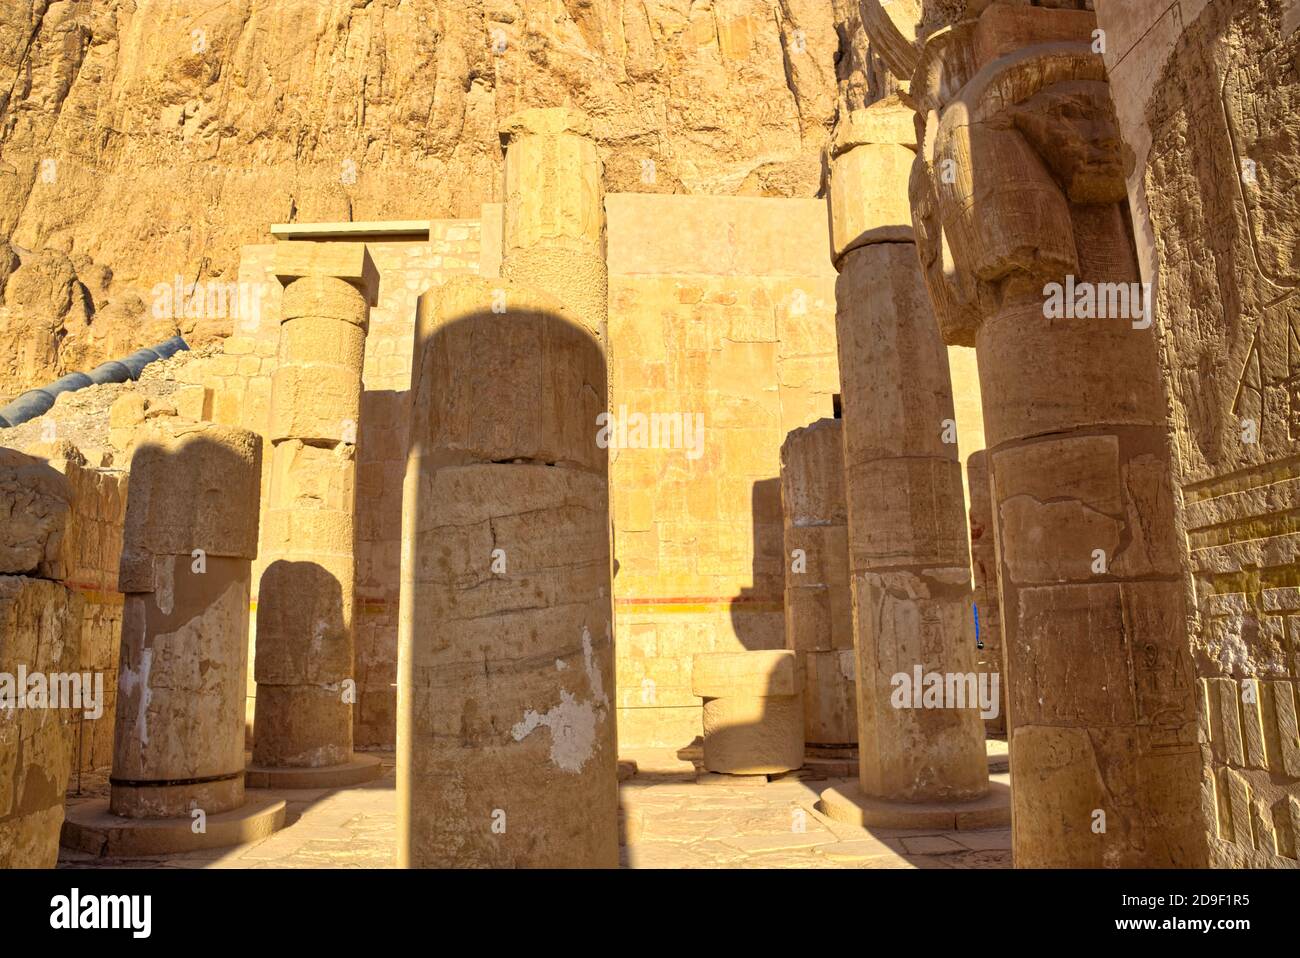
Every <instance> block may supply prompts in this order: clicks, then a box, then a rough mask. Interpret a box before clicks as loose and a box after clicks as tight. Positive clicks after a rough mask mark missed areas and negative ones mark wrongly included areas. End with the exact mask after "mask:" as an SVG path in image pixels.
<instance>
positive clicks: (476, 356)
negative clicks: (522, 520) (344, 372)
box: [413, 277, 608, 471]
mask: <svg viewBox="0 0 1300 958" xmlns="http://www.w3.org/2000/svg"><path fill="white" fill-rule="evenodd" d="M416 337H417V341H418V342H421V343H425V342H427V346H425V347H424V348H423V350H421V351H419V352H418V353H417V355H418V356H419V364H418V366H417V368H416V371H415V377H414V379H413V393H414V401H415V403H416V404H417V405H419V406H421V407H427V408H428V410H429V412H428V416H429V421H428V426H427V428H428V433H427V439H423V440H422V441H424V442H427V443H429V444H431V447H433V448H436V449H438V450H439V451H440V454H442V455H446V456H460V457H462V458H463V459H464V460H469V461H473V460H477V461H502V460H510V459H526V460H530V461H534V462H551V463H562V464H571V465H573V466H575V467H578V468H583V469H598V470H602V471H603V470H604V469H606V468H607V465H606V463H607V461H608V454H607V452H606V450H605V448H602V447H601V446H599V445H597V444H596V442H595V441H594V440H595V437H596V436H597V434H598V433H599V431H600V429H601V425H602V423H601V421H600V420H598V417H599V416H600V414H601V413H603V412H605V408H606V406H605V368H604V360H603V357H602V355H601V353H600V352H599V350H594V349H592V348H591V346H592V339H591V334H590V333H589V332H588V331H587V330H586V329H584V328H583V327H582V326H581V325H580V324H579V323H578V322H577V320H576V318H575V316H574V314H573V313H572V312H571V311H570V310H568V309H566V308H564V307H563V306H561V305H560V301H559V300H557V299H554V298H553V297H552V296H550V295H547V294H545V293H540V292H537V291H536V290H534V289H532V288H530V287H527V286H522V285H519V284H517V283H513V282H508V281H506V280H485V279H478V278H471V277H464V278H456V279H452V280H450V281H449V282H447V283H446V284H444V285H443V286H441V287H439V288H437V289H435V290H431V291H430V292H428V293H426V294H425V295H424V296H422V297H421V298H420V305H419V310H418V315H417V319H416Z"/></svg>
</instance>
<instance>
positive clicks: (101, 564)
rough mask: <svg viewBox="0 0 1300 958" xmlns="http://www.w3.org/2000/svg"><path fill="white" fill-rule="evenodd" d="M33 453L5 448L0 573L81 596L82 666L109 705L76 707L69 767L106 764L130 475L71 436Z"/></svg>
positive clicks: (0, 467) (0, 473)
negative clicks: (85, 452) (95, 458)
mask: <svg viewBox="0 0 1300 958" xmlns="http://www.w3.org/2000/svg"><path fill="white" fill-rule="evenodd" d="M32 452H33V456H30V457H29V456H24V455H22V454H20V453H17V452H15V451H13V450H9V449H4V448H0V498H2V500H3V502H4V504H5V509H6V511H7V512H8V514H9V515H10V517H11V518H10V521H9V522H8V523H7V524H6V527H5V532H4V535H3V536H2V537H0V574H6V575H8V574H19V575H21V574H36V575H40V576H41V577H42V578H50V579H52V580H55V581H59V582H61V583H63V585H65V586H66V587H67V588H68V589H70V590H71V591H73V592H75V593H77V594H78V595H79V597H80V599H81V601H80V602H79V603H78V608H79V609H80V610H81V616H82V622H81V640H80V646H79V648H80V651H79V659H78V662H77V671H81V672H91V673H98V674H100V675H102V677H103V694H104V700H103V705H104V710H103V713H102V714H101V715H100V716H99V717H98V718H89V717H86V716H84V715H83V713H81V712H77V713H76V714H75V716H74V718H73V721H74V722H75V724H76V733H75V746H74V748H73V750H72V754H71V759H72V763H73V765H72V769H73V771H74V772H75V771H77V770H78V769H80V770H81V771H88V770H90V769H95V768H106V767H107V766H108V765H109V764H110V763H111V761H112V749H113V709H114V701H115V699H116V695H117V691H116V688H117V660H118V646H119V643H120V641H121V634H122V595H121V593H120V592H118V590H117V563H118V557H119V555H120V554H121V550H122V525H123V522H124V520H125V517H126V479H127V476H126V473H125V472H124V471H123V470H120V469H115V468H98V467H95V466H92V465H90V464H89V463H87V462H86V461H85V457H83V456H82V455H80V453H79V452H78V451H76V450H75V449H74V448H73V447H72V446H71V444H69V443H66V442H55V443H51V444H41V446H40V447H39V448H36V449H33V450H32ZM46 457H48V458H46Z"/></svg>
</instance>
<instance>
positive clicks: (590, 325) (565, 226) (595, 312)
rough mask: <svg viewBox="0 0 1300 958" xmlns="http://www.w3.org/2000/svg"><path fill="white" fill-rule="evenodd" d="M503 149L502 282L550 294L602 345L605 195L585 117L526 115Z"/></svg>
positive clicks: (514, 123) (510, 127) (506, 132)
mask: <svg viewBox="0 0 1300 958" xmlns="http://www.w3.org/2000/svg"><path fill="white" fill-rule="evenodd" d="M501 137H502V141H503V143H504V144H505V147H506V163H505V207H504V216H505V224H504V232H503V249H502V260H501V275H502V276H503V277H505V278H506V279H510V280H514V281H516V282H520V283H524V284H526V285H528V286H531V287H533V288H534V289H538V290H541V291H542V292H545V293H549V294H551V295H552V296H554V297H555V298H556V299H557V300H559V301H560V302H561V303H563V304H564V305H565V307H566V308H568V309H569V310H570V311H571V312H572V314H573V315H574V316H575V317H576V318H577V319H578V320H579V321H580V322H581V323H582V324H583V325H584V326H586V327H587V329H589V330H591V331H592V332H593V333H595V334H596V336H597V337H598V338H599V340H600V342H601V343H602V344H603V343H605V342H606V341H607V339H606V326H607V322H608V310H609V274H608V269H607V267H606V265H605V189H604V178H603V169H602V166H601V162H600V155H599V154H598V153H597V151H596V142H595V140H594V139H592V136H591V125H590V121H589V120H588V119H587V117H586V115H585V114H583V113H580V112H578V111H576V110H572V109H569V108H567V107H564V108H553V109H532V110H524V111H521V112H520V113H517V114H515V115H513V116H511V117H509V118H508V119H507V120H506V121H505V123H504V124H503V126H502V131H501Z"/></svg>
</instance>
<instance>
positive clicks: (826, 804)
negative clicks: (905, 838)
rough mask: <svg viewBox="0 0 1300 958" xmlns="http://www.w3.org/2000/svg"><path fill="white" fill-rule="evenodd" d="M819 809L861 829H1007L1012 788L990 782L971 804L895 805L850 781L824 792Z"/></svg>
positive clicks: (915, 803)
mask: <svg viewBox="0 0 1300 958" xmlns="http://www.w3.org/2000/svg"><path fill="white" fill-rule="evenodd" d="M817 809H818V811H820V812H821V813H822V814H823V815H826V816H828V817H830V818H833V819H835V820H836V821H837V822H845V823H847V824H849V825H857V826H858V827H859V828H873V827H874V828H926V829H943V830H944V831H972V830H974V829H979V828H1005V827H1007V826H1009V825H1010V824H1011V788H1010V786H1008V785H1007V784H1006V783H1004V782H989V790H988V792H987V793H985V794H984V795H982V796H980V797H979V798H977V799H974V800H973V801H969V802H896V801H890V800H889V799H884V798H875V797H873V796H870V795H864V794H863V793H862V789H861V788H859V787H858V784H857V783H856V782H850V783H846V784H844V785H836V786H834V787H832V788H828V789H826V791H824V792H822V794H821V801H820V802H818V803H817Z"/></svg>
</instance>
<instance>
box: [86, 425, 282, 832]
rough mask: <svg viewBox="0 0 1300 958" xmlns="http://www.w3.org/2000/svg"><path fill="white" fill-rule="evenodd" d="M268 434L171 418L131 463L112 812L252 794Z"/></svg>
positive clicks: (210, 804)
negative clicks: (247, 769)
mask: <svg viewBox="0 0 1300 958" xmlns="http://www.w3.org/2000/svg"><path fill="white" fill-rule="evenodd" d="M260 482H261V439H260V438H259V437H258V436H256V435H254V434H253V433H250V432H247V431H245V430H242V429H235V428H230V427H224V426H215V425H205V424H193V425H187V424H183V423H169V424H167V425H165V426H161V425H160V426H157V427H155V435H154V436H153V437H151V438H150V439H148V440H146V441H145V442H144V443H143V444H141V445H140V446H138V447H137V448H136V450H135V452H134V454H133V456H132V459H131V477H130V482H129V486H128V492H127V509H126V527H125V530H124V534H123V549H122V559H121V567H120V571H119V581H118V588H119V589H120V591H121V592H122V593H124V594H125V597H126V606H125V609H124V611H123V617H122V651H121V659H120V664H119V671H118V688H117V709H116V725H115V729H114V742H113V771H112V778H111V785H112V789H111V795H110V802H109V808H110V810H111V811H112V812H114V813H115V814H118V815H122V816H126V817H129V818H176V817H183V816H187V815H189V814H190V813H191V812H192V811H193V810H195V809H200V810H202V811H203V812H205V813H206V814H208V815H213V814H217V813H220V812H225V811H229V810H231V809H233V808H236V807H238V806H239V805H241V804H243V800H244V698H245V691H246V683H247V672H246V662H247V654H248V604H249V588H250V582H251V575H252V559H253V558H254V556H255V555H256V553H257V528H258V503H259V498H260V491H259V490H260Z"/></svg>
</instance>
